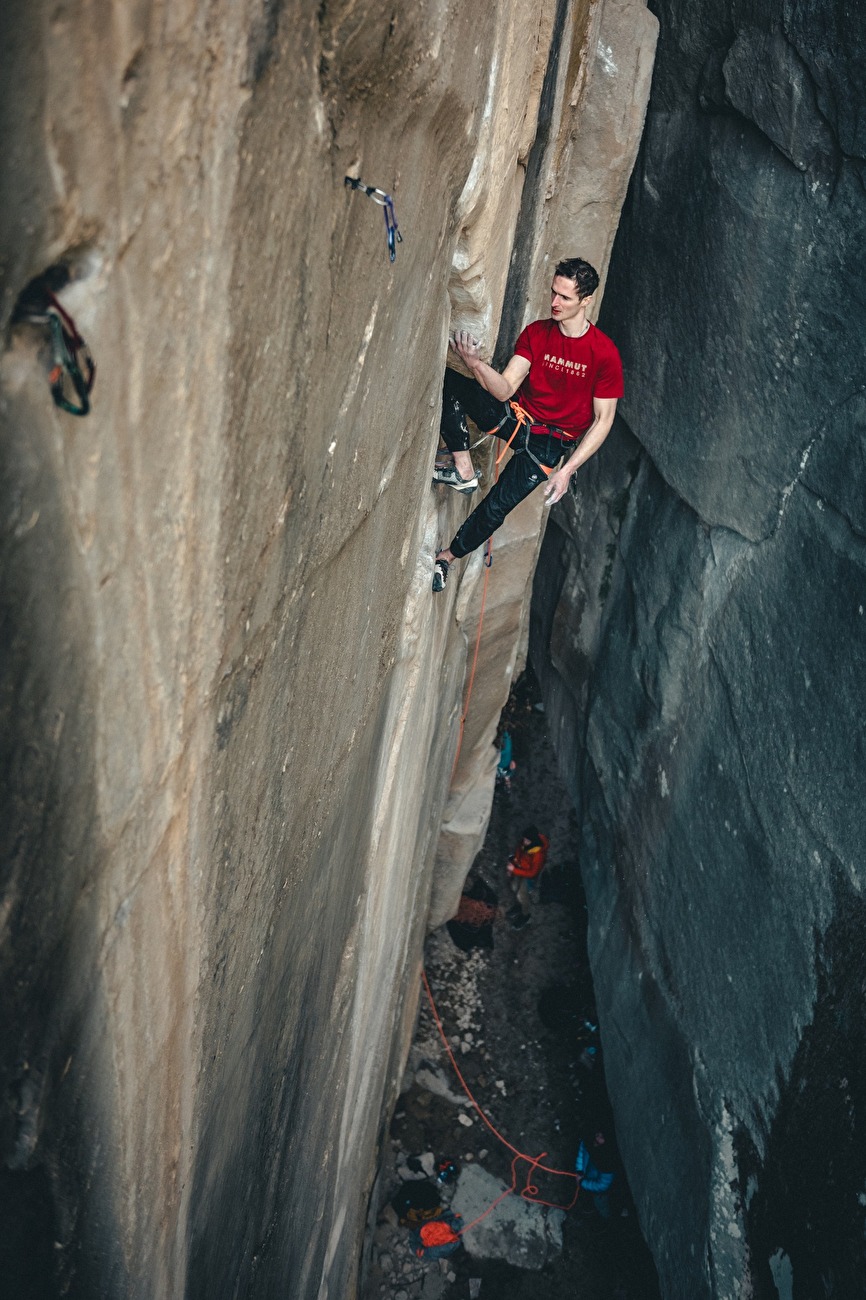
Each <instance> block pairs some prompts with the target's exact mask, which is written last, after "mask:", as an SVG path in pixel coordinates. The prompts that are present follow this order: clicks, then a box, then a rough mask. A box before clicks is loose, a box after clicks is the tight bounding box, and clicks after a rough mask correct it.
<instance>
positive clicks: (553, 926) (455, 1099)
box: [363, 677, 658, 1300]
mask: <svg viewBox="0 0 866 1300" xmlns="http://www.w3.org/2000/svg"><path fill="white" fill-rule="evenodd" d="M536 700H537V694H534V693H533V684H532V682H531V679H529V678H528V677H526V678H524V679H522V693H521V688H520V687H518V689H517V690H516V692H515V695H514V696H513V697H512V701H511V704H510V706H509V707H510V716H509V719H508V725H509V728H510V731H511V734H512V736H513V737H514V744H515V754H516V757H517V759H518V767H517V770H516V775H515V777H514V780H513V782H512V788H511V791H508V790H507V789H505V788H502V789H500V790H499V791H497V794H496V797H495V801H494V808H493V814H492V817H491V823H490V830H489V832H488V836H487V840H486V842H485V845H484V848H483V849H482V852H481V853H480V854H479V857H478V859H477V861H476V863H475V864H474V866H473V874H476V873H477V874H480V875H482V876H483V878H484V879H485V880H486V881H487V883H488V884H489V885H491V886H492V887H493V889H494V890H495V891H496V892H497V894H498V896H499V901H500V904H501V905H502V906H503V910H504V909H507V908H508V906H510V904H511V901H512V899H511V895H510V892H509V890H508V885H507V877H506V871H505V864H506V862H507V860H508V856H509V854H510V853H511V851H512V849H513V847H514V842H516V836H517V835H518V834H519V832H520V830H521V828H522V827H523V826H524V825H525V824H526V823H527V822H529V821H535V822H536V823H537V824H538V825H539V826H540V827H542V828H543V829H544V830H545V832H546V833H547V834H548V835H549V836H550V839H551V853H550V859H549V867H548V874H549V879H548V881H547V883H546V886H545V888H544V889H543V890H542V891H540V896H539V895H536V897H535V899H534V901H533V904H532V909H531V916H532V920H531V923H530V924H529V925H528V926H526V927H525V928H523V929H521V930H519V931H515V930H512V929H511V928H510V927H509V926H508V925H507V924H506V923H505V922H504V921H502V920H500V921H498V922H497V924H496V925H495V927H494V948H493V949H492V950H489V949H484V950H478V949H473V950H472V951H470V952H463V951H460V950H459V949H458V948H457V947H456V946H455V944H454V943H453V942H452V941H451V939H450V937H449V936H448V933H447V931H446V929H445V928H444V927H443V928H442V929H441V930H439V931H437V932H436V933H435V934H434V935H432V936H431V937H430V939H429V941H428V944H427V951H426V969H427V974H428V978H429V981H430V986H431V990H432V994H433V997H434V999H435V1002H436V1005H437V1007H438V1010H439V1014H440V1017H441V1019H442V1021H443V1025H444V1028H445V1033H446V1035H447V1037H448V1041H449V1044H450V1046H451V1050H452V1052H453V1053H454V1055H455V1057H456V1059H457V1062H458V1064H459V1067H460V1070H461V1072H462V1073H463V1075H464V1077H465V1079H466V1081H467V1084H468V1085H469V1087H470V1089H471V1091H472V1092H473V1094H474V1095H475V1097H476V1098H477V1100H478V1102H479V1104H480V1105H481V1107H482V1108H483V1109H484V1111H485V1113H486V1114H487V1115H488V1117H489V1119H490V1120H491V1122H492V1123H493V1124H494V1125H495V1126H496V1127H497V1128H498V1129H499V1130H500V1131H501V1132H502V1133H503V1135H504V1136H505V1137H506V1138H507V1139H508V1141H509V1142H511V1143H512V1144H513V1145H514V1146H515V1147H517V1148H518V1149H519V1150H521V1151H525V1152H527V1153H528V1154H529V1155H530V1156H532V1157H538V1156H539V1155H540V1154H541V1153H542V1152H546V1153H547V1155H546V1157H545V1159H544V1163H545V1164H546V1165H549V1166H550V1167H552V1168H557V1169H563V1170H571V1169H573V1167H574V1158H575V1154H576V1151H577V1146H578V1143H579V1140H580V1137H581V1132H582V1127H583V1125H584V1124H585V1122H586V1118H587V1114H588V1113H589V1107H590V1105H594V1104H595V1098H594V1093H595V1092H596V1090H597V1089H598V1087H599V1085H600V1086H601V1087H602V1088H603V1070H602V1067H601V1066H600V1065H597V1066H595V1068H594V1069H589V1068H587V1062H586V1060H584V1061H581V1059H580V1058H581V1053H582V1051H583V1043H582V1042H581V1039H580V1035H579V1032H578V1030H579V1027H581V1026H582V1025H583V1024H584V1022H585V1020H586V1018H587V1017H588V1016H590V1015H592V1016H593V1017H594V1015H595V1006H594V1002H593V995H592V986H591V982H590V978H589V970H588V965H587V959H586V951H585V943H584V930H585V926H584V924H582V918H583V916H584V915H585V913H583V912H582V911H581V907H582V892H581V889H580V883H579V873H578V871H577V864H576V860H575V852H574V847H573V846H574V845H575V844H576V839H577V837H576V827H575V825H574V818H573V814H572V813H571V812H570V810H569V807H568V799H567V796H566V794H565V791H564V790H563V788H562V786H561V785H560V783H559V779H558V775H557V773H556V769H555V762H554V759H553V755H552V753H551V751H550V749H549V748H548V746H547V743H546V739H545V737H544V728H545V720H544V717H543V715H542V714H541V713H540V712H538V711H536V710H533V708H532V705H533V703H535V701H536ZM542 900H544V901H542ZM551 989H554V990H555V991H554V993H553V994H552V995H551V993H550V992H548V995H547V998H546V1000H545V1001H544V1002H543V1005H544V1007H545V1010H546V1012H547V1011H549V1004H550V1002H551V996H552V997H553V1000H554V1001H555V1002H556V1003H557V1006H558V1007H559V1008H560V1011H561V1014H559V1015H556V1016H551V1015H549V1014H545V1017H544V1021H542V1019H541V1017H540V1015H539V1006H540V1004H542V998H541V995H542V993H543V991H544V990H551ZM511 1160H512V1153H511V1152H510V1151H509V1150H508V1149H507V1148H506V1147H504V1146H502V1145H501V1143H500V1142H499V1141H498V1140H497V1139H496V1138H495V1137H494V1135H493V1134H492V1133H491V1131H490V1129H489V1128H488V1127H487V1125H486V1124H485V1123H484V1121H483V1119H482V1118H481V1117H480V1116H479V1114H478V1112H477V1111H476V1110H475V1109H474V1107H473V1106H472V1104H471V1102H470V1101H469V1099H468V1098H467V1097H466V1095H465V1094H464V1092H463V1090H462V1088H461V1085H460V1083H459V1080H458V1079H457V1077H456V1075H455V1073H454V1070H453V1067H452V1065H451V1063H450V1061H449V1059H448V1056H447V1053H446V1051H445V1048H444V1046H443V1044H442V1041H441V1039H440V1037H439V1033H438V1030H437V1028H436V1025H435V1022H434V1020H433V1016H432V1014H431V1012H430V1010H429V1006H428V1004H427V1000H426V997H425V996H424V995H423V994H422V997H421V1005H420V1011H419V1018H418V1025H417V1030H416V1035H415V1041H414V1044H413V1047H412V1049H411V1052H410V1055H409V1061H408V1064H407V1069H406V1074H405V1078H404V1081H403V1087H402V1092H401V1095H400V1098H399V1101H398V1104H397V1107H396V1109H395V1114H394V1118H393V1121H392V1125H391V1133H390V1137H389V1139H388V1140H387V1142H386V1149H385V1151H384V1152H383V1162H382V1169H381V1176H380V1180H379V1186H380V1187H381V1189H382V1193H381V1194H382V1199H383V1200H384V1201H385V1204H384V1206H383V1207H382V1209H381V1210H380V1216H379V1222H378V1224H377V1227H376V1230H375V1234H374V1239H373V1243H372V1250H371V1252H370V1257H369V1260H368V1268H367V1270H366V1275H365V1287H364V1291H363V1300H398V1297H400V1296H401V1295H405V1297H406V1300H431V1297H432V1298H433V1300H466V1298H467V1297H480V1298H481V1300H503V1298H504V1297H507V1298H508V1300H529V1298H530V1297H532V1300H537V1297H539V1296H542V1295H543V1296H544V1300H574V1297H575V1296H576V1295H578V1294H580V1295H592V1296H593V1297H594V1300H607V1298H608V1297H611V1298H613V1297H616V1300H658V1285H657V1282H656V1279H655V1272H654V1269H653V1265H652V1261H651V1259H650V1256H649V1253H648V1251H647V1250H646V1247H645V1245H644V1243H643V1241H642V1239H641V1237H640V1234H639V1230H638V1227H637V1222H636V1219H635V1216H634V1212H633V1208H632V1207H631V1205H630V1202H629V1200H628V1196H627V1193H626V1196H625V1198H624V1200H623V1202H622V1205H621V1208H623V1209H625V1210H626V1214H625V1215H624V1216H623V1215H622V1214H620V1213H619V1212H618V1213H617V1216H616V1218H615V1219H614V1220H612V1221H610V1222H609V1223H605V1222H603V1221H602V1220H601V1219H600V1218H599V1216H598V1215H597V1214H596V1213H595V1212H594V1210H593V1209H592V1206H591V1202H590V1200H589V1198H588V1197H586V1196H585V1197H584V1198H582V1201H581V1202H580V1203H579V1208H578V1209H577V1210H573V1211H572V1212H571V1213H570V1214H568V1215H564V1214H563V1213H562V1211H559V1210H553V1209H549V1208H545V1207H542V1206H540V1205H536V1204H532V1203H530V1202H528V1201H524V1200H522V1199H520V1198H519V1197H517V1196H514V1195H509V1196H506V1197H505V1198H504V1199H503V1200H501V1201H500V1203H499V1204H498V1205H497V1206H496V1208H495V1209H494V1210H493V1211H492V1212H491V1213H490V1214H489V1215H488V1216H487V1217H485V1218H484V1219H483V1221H482V1222H481V1223H479V1224H478V1225H477V1226H476V1227H474V1228H472V1229H470V1231H468V1232H467V1233H466V1239H465V1242H464V1248H461V1249H460V1250H459V1251H458V1252H457V1253H456V1254H454V1255H451V1256H449V1257H448V1258H447V1259H440V1260H427V1259H424V1260H422V1259H418V1258H417V1257H416V1256H414V1255H413V1253H412V1250H411V1247H410V1244H409V1232H410V1229H409V1228H408V1227H406V1226H402V1225H401V1224H400V1223H399V1221H398V1218H397V1215H396V1213H394V1212H393V1210H392V1209H391V1207H390V1206H389V1205H388V1204H387V1201H388V1200H389V1199H390V1197H391V1196H392V1195H394V1193H395V1192H396V1191H397V1190H398V1188H399V1187H400V1186H401V1182H402V1181H403V1180H404V1179H406V1178H409V1177H411V1178H415V1179H424V1178H427V1179H428V1180H429V1181H430V1182H431V1183H432V1184H433V1185H434V1186H435V1187H436V1190H437V1192H438V1196H439V1200H440V1202H441V1204H442V1206H443V1207H445V1208H447V1209H450V1210H453V1211H455V1212H457V1213H460V1214H462V1215H463V1223H464V1225H466V1224H467V1223H470V1222H472V1220H473V1219H474V1218H476V1217H477V1216H478V1215H479V1214H481V1213H482V1212H483V1211H484V1209H485V1208H486V1206H489V1205H490V1204H491V1203H492V1202H493V1201H495V1200H496V1198H497V1197H498V1196H501V1195H502V1193H503V1192H504V1191H505V1190H506V1189H507V1188H508V1187H509V1186H510V1185H511V1182H512V1166H511ZM448 1161H452V1162H453V1163H454V1165H456V1166H457V1167H458V1168H459V1175H458V1176H457V1178H456V1179H455V1178H453V1177H452V1178H450V1179H448V1180H446V1181H439V1180H438V1177H437V1171H438V1169H439V1166H440V1165H441V1164H442V1162H446V1163H447V1162H448ZM526 1171H527V1167H526V1166H522V1167H520V1168H519V1170H518V1185H519V1186H522V1185H523V1183H524V1177H525V1173H526ZM534 1182H535V1183H536V1184H537V1186H538V1196H539V1197H540V1198H541V1199H544V1200H549V1201H553V1202H557V1203H560V1204H561V1203H567V1202H569V1201H570V1200H571V1199H572V1196H573V1192H574V1183H573V1181H572V1180H571V1179H566V1178H554V1177H551V1176H546V1175H543V1174H541V1173H538V1174H536V1175H534ZM566 1184H568V1185H566ZM485 1198H486V1199H485ZM583 1200H586V1202H587V1207H586V1209H585V1208H584V1206H583ZM619 1208H620V1207H618V1209H619Z"/></svg>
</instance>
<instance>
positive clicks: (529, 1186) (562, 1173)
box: [421, 969, 580, 1233]
mask: <svg viewBox="0 0 866 1300" xmlns="http://www.w3.org/2000/svg"><path fill="white" fill-rule="evenodd" d="M421 979H422V980H423V982H424V990H425V992H426V994H427V1000H428V1001H429V1003H430V1010H431V1011H432V1013H433V1019H434V1020H435V1022H436V1028H437V1029H438V1030H439V1037H440V1038H441V1039H442V1042H443V1044H444V1046H445V1051H446V1052H447V1053H448V1058H449V1060H450V1061H451V1064H452V1066H453V1067H454V1073H455V1074H456V1075H457V1078H458V1079H459V1080H460V1086H461V1087H462V1089H463V1091H464V1092H465V1093H466V1096H467V1097H468V1098H469V1101H470V1102H471V1103H472V1105H473V1106H474V1107H475V1109H476V1110H477V1111H478V1114H479V1115H480V1116H481V1119H482V1120H483V1121H484V1123H485V1124H486V1125H487V1127H488V1128H489V1129H490V1132H491V1133H492V1134H493V1136H494V1137H495V1138H497V1139H498V1140H499V1141H500V1142H501V1143H502V1145H503V1146H504V1147H507V1148H508V1150H509V1151H511V1152H513V1157H512V1161H511V1186H510V1187H508V1188H506V1190H505V1191H504V1192H503V1193H502V1195H501V1196H497V1198H496V1200H495V1201H494V1202H493V1204H492V1205H488V1207H487V1209H486V1210H485V1211H484V1213H483V1214H480V1215H479V1216H478V1218H477V1219H473V1221H472V1222H471V1223H468V1224H467V1225H466V1226H465V1227H464V1228H461V1229H460V1231H461V1233H464V1232H468V1231H469V1229H470V1228H474V1227H475V1225H476V1223H480V1222H481V1220H482V1219H485V1218H486V1217H487V1215H488V1214H489V1213H490V1212H491V1210H493V1209H495V1207H496V1206H497V1205H498V1204H499V1202H500V1201H504V1200H505V1197H506V1196H511V1195H512V1193H514V1194H516V1193H517V1165H518V1163H519V1162H520V1161H521V1160H524V1161H525V1162H526V1163H527V1164H528V1165H529V1169H528V1170H527V1173H526V1182H525V1183H524V1185H523V1188H522V1190H521V1192H520V1196H521V1197H522V1199H523V1200H524V1201H534V1202H535V1204H536V1205H547V1206H550V1207H551V1208H552V1209H554V1210H566V1211H567V1210H571V1209H573V1208H574V1205H575V1204H576V1202H577V1198H578V1195H579V1193H580V1180H579V1178H578V1175H577V1173H576V1172H575V1171H574V1170H570V1169H553V1168H552V1167H551V1166H550V1165H543V1164H542V1163H541V1162H542V1160H543V1159H544V1157H545V1156H546V1155H547V1152H546V1151H542V1153H541V1155H539V1156H528V1155H526V1154H525V1153H524V1152H523V1151H518V1149H517V1147H516V1146H513V1145H512V1143H511V1142H509V1141H508V1138H506V1137H503V1136H502V1134H501V1133H500V1132H499V1130H498V1129H497V1128H496V1127H495V1125H494V1124H493V1123H492V1121H491V1120H489V1119H488V1118H487V1116H486V1115H485V1113H484V1111H483V1110H482V1109H481V1107H480V1106H479V1104H478V1102H477V1101H476V1100H475V1097H474V1096H473V1095H472V1090H471V1089H470V1087H469V1085H468V1083H467V1082H466V1080H465V1079H464V1078H463V1075H462V1073H461V1071H460V1066H459V1065H458V1064H457V1060H456V1058H455V1056H454V1053H453V1052H452V1050H451V1044H450V1043H449V1042H448V1038H447V1036H446V1034H445V1029H444V1027H443V1025H442V1021H441V1019H440V1017H439V1012H438V1011H437V1010H436V1003H435V1002H434V1001H433V993H432V990H431V988H430V982H429V980H428V979H427V972H426V971H425V970H423V969H422V971H421ZM536 1170H542V1171H543V1172H544V1173H546V1174H553V1175H554V1176H555V1177H558V1178H573V1179H574V1180H575V1184H576V1186H575V1189H574V1196H573V1197H572V1198H571V1200H570V1201H569V1203H568V1205H561V1204H559V1203H558V1202H556V1201H545V1200H544V1199H543V1198H542V1197H540V1196H539V1195H538V1187H537V1186H536V1185H535V1183H533V1182H532V1177H533V1174H534V1173H535V1171H536Z"/></svg>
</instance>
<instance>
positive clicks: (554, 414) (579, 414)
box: [514, 317, 624, 438]
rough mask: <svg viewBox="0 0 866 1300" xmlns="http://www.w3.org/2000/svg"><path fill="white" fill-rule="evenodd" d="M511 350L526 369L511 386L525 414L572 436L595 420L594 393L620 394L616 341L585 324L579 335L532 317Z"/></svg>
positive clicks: (575, 436) (553, 323) (594, 327)
mask: <svg viewBox="0 0 866 1300" xmlns="http://www.w3.org/2000/svg"><path fill="white" fill-rule="evenodd" d="M514 351H515V353H516V355H517V356H519V357H526V360H527V361H528V362H529V363H530V364H531V366H532V369H531V370H530V372H529V374H528V375H527V376H526V378H525V379H524V381H523V383H522V384H521V385H520V388H519V389H518V390H517V394H516V396H517V400H518V401H519V402H520V404H521V406H523V407H525V408H526V410H527V411H528V412H529V414H530V415H531V416H533V417H534V418H535V419H536V420H541V421H542V422H543V423H545V424H553V425H556V427H557V428H558V429H564V430H565V432H566V433H568V434H570V435H571V436H572V437H574V438H579V437H580V436H581V434H584V433H586V431H587V429H588V428H589V426H590V425H591V424H592V422H593V420H594V419H595V412H594V411H593V409H592V399H593V398H594V397H622V395H623V391H624V390H623V382H622V361H621V360H620V356H619V352H618V351H617V348H616V344H615V343H614V342H613V341H612V340H611V339H609V338H608V337H607V335H606V334H602V332H601V330H600V329H599V328H598V327H597V326H596V325H590V327H589V329H588V330H587V331H586V333H585V334H584V335H583V336H582V337H581V338H579V339H570V338H568V337H567V335H565V334H563V332H562V330H561V329H560V328H559V325H558V324H557V322H556V321H555V320H554V319H553V317H550V318H549V319H548V320H536V321H533V322H532V324H531V325H527V327H526V329H525V330H524V331H523V333H522V334H521V335H520V338H519V339H518V340H517V343H516V345H515V348H514Z"/></svg>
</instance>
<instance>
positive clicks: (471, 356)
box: [448, 330, 481, 370]
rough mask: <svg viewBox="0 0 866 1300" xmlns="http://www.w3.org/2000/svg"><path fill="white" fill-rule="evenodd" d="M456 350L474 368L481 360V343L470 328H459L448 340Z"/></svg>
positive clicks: (471, 368) (470, 367)
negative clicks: (470, 331)
mask: <svg viewBox="0 0 866 1300" xmlns="http://www.w3.org/2000/svg"><path fill="white" fill-rule="evenodd" d="M448 341H449V343H450V344H451V346H452V348H453V349H454V351H455V352H456V353H457V354H458V356H459V357H460V358H461V359H462V360H463V361H464V362H465V363H466V365H467V366H468V367H469V369H470V370H474V369H475V367H476V366H477V365H478V363H479V361H480V360H481V344H480V343H479V341H478V339H476V338H475V337H474V336H473V335H472V334H470V333H469V331H468V330H457V332H456V333H455V334H453V335H452V337H451V338H450V339H449V340H448Z"/></svg>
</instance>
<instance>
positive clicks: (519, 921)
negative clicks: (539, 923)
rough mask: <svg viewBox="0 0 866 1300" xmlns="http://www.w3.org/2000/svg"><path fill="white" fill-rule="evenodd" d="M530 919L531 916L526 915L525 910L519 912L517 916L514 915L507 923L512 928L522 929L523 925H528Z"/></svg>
mask: <svg viewBox="0 0 866 1300" xmlns="http://www.w3.org/2000/svg"><path fill="white" fill-rule="evenodd" d="M531 920H532V917H531V916H528V915H527V913H526V912H521V913H520V915H519V916H515V918H514V920H513V921H509V923H508V924H509V925H510V926H511V928H512V930H522V929H523V927H524V926H525V925H529V922H530V921H531Z"/></svg>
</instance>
